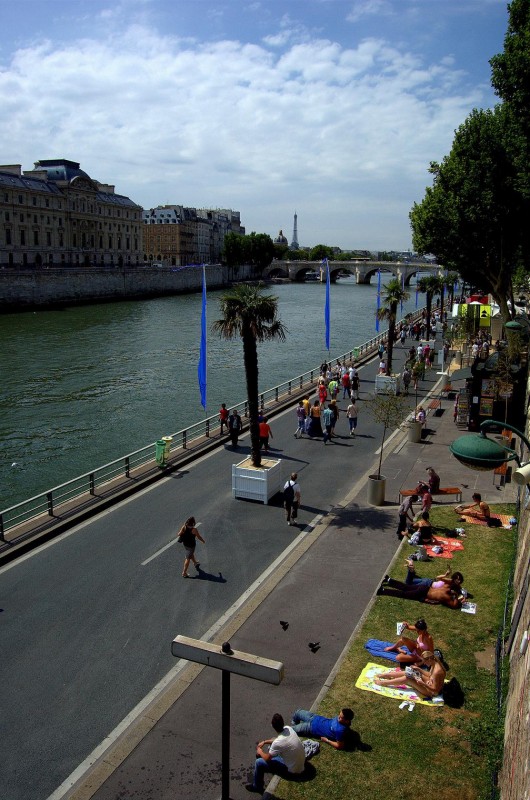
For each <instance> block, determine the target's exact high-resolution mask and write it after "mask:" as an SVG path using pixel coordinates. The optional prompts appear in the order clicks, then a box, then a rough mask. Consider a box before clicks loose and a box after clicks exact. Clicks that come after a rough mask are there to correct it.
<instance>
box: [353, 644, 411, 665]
mask: <svg viewBox="0 0 530 800" xmlns="http://www.w3.org/2000/svg"><path fill="white" fill-rule="evenodd" d="M393 644H394V642H382V641H381V639H368V641H367V642H366V644H365V645H364V646H365V647H366V649H367V650H368V652H369V653H371V654H372V655H373V656H377V657H378V658H388V660H389V661H395V660H396V656H397V655H398V654H397V653H394V652H392V651H390V652H389V653H385V647H392V645H393ZM404 649H405V650H407V648H406V647H405V648H404ZM408 652H409V651H408V650H407V653H408Z"/></svg>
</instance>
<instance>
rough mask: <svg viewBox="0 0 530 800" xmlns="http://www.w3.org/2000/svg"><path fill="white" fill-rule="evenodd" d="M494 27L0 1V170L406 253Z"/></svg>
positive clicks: (353, 12)
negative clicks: (42, 163)
mask: <svg viewBox="0 0 530 800" xmlns="http://www.w3.org/2000/svg"><path fill="white" fill-rule="evenodd" d="M507 22H508V12H507V3H506V2H505V0H17V2H13V0H0V109H1V113H0V164H21V165H22V168H23V169H24V170H29V169H32V168H33V164H34V162H35V161H38V160H39V159H46V158H68V159H70V160H72V161H76V162H79V163H80V165H81V168H82V169H84V170H85V171H86V172H87V173H88V174H89V175H90V177H92V178H94V179H96V180H98V181H100V182H101V183H110V184H113V185H115V187H116V192H117V193H119V194H124V195H127V196H128V197H130V198H131V199H132V200H133V201H134V202H136V203H138V204H139V205H141V206H143V207H144V208H152V207H154V206H156V205H160V204H166V203H175V204H180V205H185V206H192V207H197V208H232V209H235V210H238V211H240V212H241V222H242V224H243V225H244V226H245V227H246V231H247V233H250V232H251V231H256V232H258V233H268V234H269V235H270V236H272V237H273V238H274V237H275V236H277V234H278V231H279V230H280V229H282V230H283V232H284V234H285V235H286V236H287V238H288V240H289V241H291V239H292V234H293V220H294V213H295V211H296V213H297V215H298V241H299V242H300V244H301V245H307V246H314V245H316V244H327V245H330V246H338V247H341V248H343V249H357V248H360V249H368V250H390V249H394V250H407V249H409V248H411V247H412V239H411V230H410V222H409V212H410V209H411V207H412V205H413V204H414V203H415V202H421V200H422V198H423V196H424V193H425V188H426V186H428V185H430V183H431V176H430V175H429V173H428V167H429V164H430V162H431V161H433V160H434V161H440V160H441V159H443V157H444V156H445V155H447V154H448V153H449V151H450V149H451V143H452V140H453V136H454V131H455V130H456V129H457V128H458V126H459V125H461V124H462V123H463V122H464V120H465V119H466V117H467V116H468V115H469V113H470V112H471V111H472V109H473V108H491V107H493V106H494V105H495V103H496V102H497V101H498V98H496V96H495V95H494V93H493V90H492V88H491V82H490V80H491V68H490V65H489V59H490V58H491V57H492V56H493V55H495V54H496V53H499V52H502V50H503V43H504V36H505V33H506V28H507Z"/></svg>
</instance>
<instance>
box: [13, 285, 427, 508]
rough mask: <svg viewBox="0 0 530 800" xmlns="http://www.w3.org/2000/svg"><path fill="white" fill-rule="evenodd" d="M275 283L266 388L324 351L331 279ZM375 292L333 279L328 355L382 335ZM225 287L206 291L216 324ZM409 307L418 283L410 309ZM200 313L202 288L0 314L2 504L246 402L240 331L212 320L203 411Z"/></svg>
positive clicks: (264, 359) (262, 359)
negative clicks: (215, 329) (280, 326)
mask: <svg viewBox="0 0 530 800" xmlns="http://www.w3.org/2000/svg"><path fill="white" fill-rule="evenodd" d="M383 282H384V281H383ZM269 291H270V293H271V294H274V295H275V296H276V297H277V298H278V307H279V317H280V319H281V320H282V322H283V323H284V324H285V325H286V327H287V329H288V335H287V340H286V341H285V342H266V343H264V344H262V345H259V350H258V357H259V371H260V389H261V390H264V389H267V388H270V387H272V386H275V385H277V384H279V383H281V382H283V381H285V380H288V379H289V378H292V377H294V376H296V375H300V374H301V373H303V372H306V371H307V370H309V369H311V368H313V367H316V366H318V365H319V364H320V363H321V362H322V361H323V360H324V359H325V358H326V357H327V355H328V353H327V350H326V348H325V325H324V300H325V286H324V285H323V284H320V283H305V284H294V283H293V284H291V283H287V284H280V285H276V286H273V287H271V288H270V290H269ZM376 295H377V289H376V286H375V284H371V285H369V286H366V285H357V284H355V282H354V280H353V279H348V278H347V279H341V280H339V281H338V282H337V283H336V284H332V285H331V289H330V310H331V323H330V331H331V336H330V355H331V357H337V356H340V355H341V354H342V353H345V352H347V351H348V350H351V349H352V348H353V347H355V346H356V345H359V344H361V343H362V342H364V341H366V340H367V339H370V338H372V336H374V335H375V308H376ZM220 296H221V292H209V293H208V303H207V314H208V328H209V329H210V326H211V323H212V322H213V321H214V320H216V319H217V318H218V317H219V316H220V311H219V298H220ZM421 300H422V296H421V295H420V302H421ZM414 307H415V286H414V284H413V285H412V287H411V294H410V299H409V300H408V302H407V303H406V304H404V306H403V315H404V314H405V313H406V312H407V311H411V310H413V309H414ZM200 319H201V295H200V294H191V295H179V296H176V297H165V298H159V299H154V300H153V299H151V300H143V301H131V302H124V303H110V304H101V305H92V306H80V307H75V308H68V309H65V310H62V311H38V312H34V313H19V314H6V315H3V316H0V365H1V375H2V389H1V392H0V437H1V441H2V458H1V460H0V509H3V508H6V507H8V506H10V505H13V504H15V503H18V502H20V501H22V500H25V499H27V498H29V497H31V496H33V495H35V494H38V493H40V492H42V491H45V490H46V489H50V488H52V487H54V486H56V485H58V484H60V483H63V482H65V481H67V480H70V479H71V478H74V477H75V476H76V475H80V474H82V473H84V472H88V471H89V470H90V469H93V468H95V467H97V466H100V465H102V464H105V463H107V462H108V461H112V460H113V459H114V458H118V457H119V456H122V455H125V454H126V453H129V452H131V451H133V450H136V449H139V448H140V447H143V446H144V445H147V444H149V443H150V442H154V441H155V440H156V439H159V438H160V437H161V436H165V435H168V434H172V433H175V432H176V431H178V430H181V429H182V428H185V427H186V426H188V425H190V424H192V423H194V422H198V421H200V420H201V419H204V418H205V416H211V415H213V414H215V413H216V412H217V411H218V409H219V406H220V404H221V402H225V403H227V405H228V406H230V405H232V404H235V403H237V402H241V401H242V400H243V399H244V397H245V394H246V392H245V375H244V371H243V353H242V344H241V341H240V340H238V339H237V340H233V341H225V340H222V339H220V338H219V337H218V336H217V335H214V334H213V333H211V331H210V330H209V332H208V409H207V413H205V412H204V410H203V408H202V406H201V404H200V394H199V388H198V383H197V363H198V358H199V344H200ZM382 330H384V326H382V327H381V331H382Z"/></svg>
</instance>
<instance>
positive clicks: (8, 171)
mask: <svg viewBox="0 0 530 800" xmlns="http://www.w3.org/2000/svg"><path fill="white" fill-rule="evenodd" d="M142 228H143V226H142V208H141V206H139V205H137V204H136V203H134V202H133V201H132V200H130V199H129V198H128V197H124V196H123V195H120V194H116V193H115V191H114V186H110V185H107V184H101V183H99V182H98V181H96V180H93V179H92V178H90V177H89V176H88V175H87V173H86V172H84V171H83V170H82V169H80V168H79V164H78V163H76V162H75V161H68V160H67V159H50V160H45V161H37V162H36V163H35V166H34V169H32V170H29V171H27V172H26V171H25V172H22V169H21V166H20V164H15V165H6V166H0V267H3V268H5V267H13V268H19V269H24V268H32V269H34V268H36V269H39V268H46V267H48V268H50V267H86V268H90V267H105V268H113V267H136V266H139V265H140V264H142V263H143V247H142Z"/></svg>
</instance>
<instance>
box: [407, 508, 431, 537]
mask: <svg viewBox="0 0 530 800" xmlns="http://www.w3.org/2000/svg"><path fill="white" fill-rule="evenodd" d="M416 534H417V535H416ZM432 535H433V530H432V525H431V520H430V518H429V512H428V511H424V512H423V514H422V515H421V517H420V518H419V519H418V520H417V521H416V522H413V523H412V525H411V526H410V527H409V529H408V531H407V533H406V534H405V533H404V534H403V538H405V537H408V540H409V544H431V542H432V541H433V538H432ZM412 537H414V539H412ZM411 540H412V541H411Z"/></svg>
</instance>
